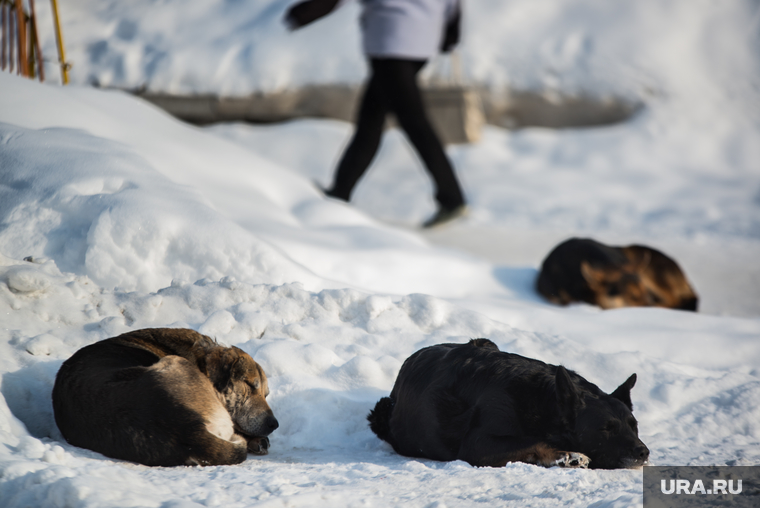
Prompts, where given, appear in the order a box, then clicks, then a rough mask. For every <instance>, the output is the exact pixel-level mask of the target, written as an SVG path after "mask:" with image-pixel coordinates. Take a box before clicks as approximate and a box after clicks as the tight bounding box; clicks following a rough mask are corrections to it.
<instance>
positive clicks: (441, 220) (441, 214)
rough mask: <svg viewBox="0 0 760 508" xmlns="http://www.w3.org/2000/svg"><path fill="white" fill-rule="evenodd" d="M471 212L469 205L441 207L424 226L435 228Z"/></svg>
mask: <svg viewBox="0 0 760 508" xmlns="http://www.w3.org/2000/svg"><path fill="white" fill-rule="evenodd" d="M468 212H469V209H468V208H467V205H459V206H457V207H455V208H443V207H441V208H439V209H438V211H437V212H436V213H435V215H433V216H432V217H430V218H429V219H428V220H426V221H425V222H424V223H423V224H422V227H423V228H434V227H437V226H440V225H442V224H445V223H447V222H451V221H453V220H454V219H458V218H460V217H464V216H465V215H467V213H468Z"/></svg>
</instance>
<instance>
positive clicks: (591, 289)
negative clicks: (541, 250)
mask: <svg viewBox="0 0 760 508" xmlns="http://www.w3.org/2000/svg"><path fill="white" fill-rule="evenodd" d="M536 290H537V291H538V292H539V294H541V295H542V296H543V297H544V298H546V299H547V300H549V301H550V302H553V303H557V304H560V305H567V304H569V303H572V302H586V303H590V304H592V305H598V306H599V307H601V308H603V309H613V308H617V307H668V308H671V309H681V310H692V311H696V310H697V303H698V298H697V294H696V293H695V292H694V289H693V288H692V287H691V285H690V284H689V281H688V280H687V279H686V276H685V275H684V273H683V271H682V270H681V268H680V267H679V266H678V264H676V262H675V261H673V260H672V259H671V258H669V257H668V256H666V255H665V254H663V253H662V252H660V251H658V250H655V249H652V248H651V247H645V246H643V245H630V246H628V247H611V246H608V245H604V244H602V243H599V242H597V241H595V240H591V239H589V238H571V239H570V240H567V241H565V242H563V243H561V244H559V245H558V246H557V247H555V248H554V250H553V251H552V252H551V253H549V255H548V256H547V257H546V259H545V260H544V262H543V264H542V265H541V272H540V273H539V274H538V278H537V279H536Z"/></svg>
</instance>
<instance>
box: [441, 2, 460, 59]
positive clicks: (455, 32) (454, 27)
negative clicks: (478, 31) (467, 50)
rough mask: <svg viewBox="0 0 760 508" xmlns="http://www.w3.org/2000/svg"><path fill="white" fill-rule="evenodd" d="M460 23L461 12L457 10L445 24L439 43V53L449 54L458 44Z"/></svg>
mask: <svg viewBox="0 0 760 508" xmlns="http://www.w3.org/2000/svg"><path fill="white" fill-rule="evenodd" d="M461 22H462V11H459V10H457V12H456V14H455V15H454V17H453V18H451V19H450V20H449V22H448V23H446V31H445V32H444V34H443V41H442V42H441V51H442V52H443V53H449V52H451V50H453V49H454V47H455V46H456V45H457V44H459V25H460V24H461Z"/></svg>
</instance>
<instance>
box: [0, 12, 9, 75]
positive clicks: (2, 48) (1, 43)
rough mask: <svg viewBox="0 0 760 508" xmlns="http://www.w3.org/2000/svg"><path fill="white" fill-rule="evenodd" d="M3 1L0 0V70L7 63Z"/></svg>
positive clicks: (6, 32)
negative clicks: (1, 33) (0, 31)
mask: <svg viewBox="0 0 760 508" xmlns="http://www.w3.org/2000/svg"><path fill="white" fill-rule="evenodd" d="M6 7H7V6H6V5H5V2H2V1H0V30H2V31H3V35H2V40H0V70H3V71H4V70H5V67H6V65H7V57H8V53H7V52H6V51H7V49H8V18H7V17H6V15H5V11H6Z"/></svg>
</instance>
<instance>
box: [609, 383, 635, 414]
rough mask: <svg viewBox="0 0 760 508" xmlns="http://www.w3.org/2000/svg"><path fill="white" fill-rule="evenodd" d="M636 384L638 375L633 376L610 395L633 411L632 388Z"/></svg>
mask: <svg viewBox="0 0 760 508" xmlns="http://www.w3.org/2000/svg"><path fill="white" fill-rule="evenodd" d="M635 384H636V374H631V377H629V378H628V379H626V380H625V382H624V383H623V384H622V385H620V386H618V387H617V389H615V391H614V392H612V393H611V394H610V395H612V396H613V397H615V398H616V399H618V400H619V401H620V402H622V403H623V404H625V405H626V406H628V409H630V410H631V411H633V402H631V388H633V385H635Z"/></svg>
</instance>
